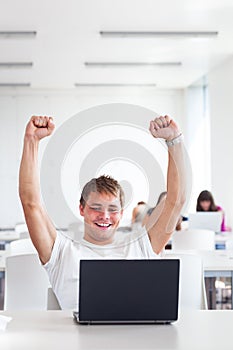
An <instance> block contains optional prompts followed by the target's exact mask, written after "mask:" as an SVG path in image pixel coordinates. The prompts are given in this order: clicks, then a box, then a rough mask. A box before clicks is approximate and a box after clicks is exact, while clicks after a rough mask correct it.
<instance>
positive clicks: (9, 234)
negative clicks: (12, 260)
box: [0, 230, 19, 242]
mask: <svg viewBox="0 0 233 350" xmlns="http://www.w3.org/2000/svg"><path fill="white" fill-rule="evenodd" d="M16 239H19V233H17V232H15V231H14V230H12V231H0V241H4V242H11V241H14V240H16Z"/></svg>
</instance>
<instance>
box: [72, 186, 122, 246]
mask: <svg viewBox="0 0 233 350" xmlns="http://www.w3.org/2000/svg"><path fill="white" fill-rule="evenodd" d="M79 209H80V214H81V215H82V216H83V217H84V224H85V232H84V239H85V240H87V241H88V242H90V243H93V244H99V245H104V244H109V243H112V241H113V238H114V234H115V231H116V229H117V227H118V225H119V222H120V220H121V218H122V214H123V210H122V208H121V203H120V199H119V197H116V196H114V195H113V194H111V193H105V192H102V193H99V192H91V193H90V194H89V196H88V199H87V201H86V204H85V205H84V206H83V205H81V204H80V206H79Z"/></svg>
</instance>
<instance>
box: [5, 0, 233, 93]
mask: <svg viewBox="0 0 233 350" xmlns="http://www.w3.org/2000/svg"><path fill="white" fill-rule="evenodd" d="M0 4H1V12H0V32H1V31H2V32H3V31H4V32H5V31H36V35H35V37H31V38H23V37H20V38H9V37H7V36H0V64H1V63H6V62H21V63H22V62H31V63H32V66H30V67H27V68H22V67H21V68H9V67H1V66H0V84H9V83H16V84H18V83H30V85H31V88H42V89H47V88H49V89H50V88H51V89H64V88H65V89H71V88H75V84H78V85H79V84H81V85H82V84H84V85H85V84H97V86H98V84H136V85H137V84H139V85H140V84H146V85H147V84H156V86H157V87H158V88H184V87H186V86H189V85H190V84H192V83H193V82H194V81H196V80H197V79H199V78H200V77H202V76H203V75H204V74H206V73H207V72H209V71H210V70H211V69H213V67H215V66H216V65H219V64H221V63H222V62H223V61H224V60H226V59H227V58H229V57H230V56H231V55H232V53H233V20H232V18H233V1H232V0H195V1H191V0H183V1H181V0H161V1H160V0H143V1H142V0H117V1H116V0H59V1H58V0H40V1H39V0H21V1H18V0H8V1H7V2H6V1H3V0H0ZM100 31H143V32H147V31H150V32H151V31H179V32H181V31H186V32H187V31H189V32H190V31H217V32H218V35H217V36H214V37H204V38H203V37H195V38H190V37H183V36H181V37H163V38H161V37H146V36H141V37H102V36H101V35H100ZM85 62H97V63H98V62H115V63H116V62H126V63H127V62H133V63H143V62H144V63H158V62H180V64H179V65H176V66H156V65H146V66H142V65H139V66H135V65H134V66H129V65H127V66H120V67H119V66H108V67H102V66H97V67H90V66H86V65H85ZM76 89H77V87H76Z"/></svg>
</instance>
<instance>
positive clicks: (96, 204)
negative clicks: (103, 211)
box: [88, 203, 119, 208]
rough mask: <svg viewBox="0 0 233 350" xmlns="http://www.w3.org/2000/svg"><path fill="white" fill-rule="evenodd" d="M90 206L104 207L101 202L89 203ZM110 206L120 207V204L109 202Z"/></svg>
mask: <svg viewBox="0 0 233 350" xmlns="http://www.w3.org/2000/svg"><path fill="white" fill-rule="evenodd" d="M88 205H89V206H96V207H102V204H100V203H90V204H88ZM108 207H111V208H119V207H118V205H116V204H109V205H108Z"/></svg>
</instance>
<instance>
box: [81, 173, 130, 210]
mask: <svg viewBox="0 0 233 350" xmlns="http://www.w3.org/2000/svg"><path fill="white" fill-rule="evenodd" d="M91 192H99V193H111V194H112V195H114V196H116V197H117V196H119V198H120V203H121V207H122V208H123V207H124V200H125V195H124V191H123V189H122V187H121V185H120V184H119V182H118V181H117V180H115V179H113V178H112V177H111V176H108V175H102V176H99V177H97V178H93V179H91V180H90V181H89V182H87V183H86V185H85V186H84V187H83V190H82V193H81V197H80V204H81V205H82V206H83V207H85V204H86V202H87V199H88V197H89V194H90V193H91Z"/></svg>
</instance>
